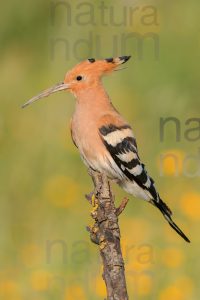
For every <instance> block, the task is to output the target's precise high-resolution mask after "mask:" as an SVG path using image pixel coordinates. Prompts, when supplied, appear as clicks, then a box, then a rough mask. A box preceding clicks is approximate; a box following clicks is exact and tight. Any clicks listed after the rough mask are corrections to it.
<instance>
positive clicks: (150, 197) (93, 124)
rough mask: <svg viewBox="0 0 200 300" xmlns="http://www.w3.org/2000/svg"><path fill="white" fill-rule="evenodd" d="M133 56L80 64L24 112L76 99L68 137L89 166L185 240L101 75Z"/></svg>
mask: <svg viewBox="0 0 200 300" xmlns="http://www.w3.org/2000/svg"><path fill="white" fill-rule="evenodd" d="M130 57H131V56H127V55H125V56H118V57H115V58H106V59H97V60H96V59H94V58H89V59H87V60H84V61H82V62H79V63H78V64H77V65H75V67H73V68H72V69H71V70H70V71H68V72H67V73H66V75H65V77H64V80H63V81H62V82H60V83H58V84H56V85H55V86H53V87H51V88H49V89H47V90H44V91H43V92H41V93H40V94H39V95H37V96H35V97H33V98H31V99H30V100H29V101H27V102H26V103H25V104H24V105H22V108H24V107H26V106H28V105H29V104H31V103H33V102H35V101H37V100H39V99H41V98H44V97H47V96H49V95H51V94H52V93H56V92H58V91H69V92H71V93H72V94H73V95H74V96H75V99H76V101H75V110H74V114H73V116H72V119H71V123H70V124H71V125H70V128H71V136H72V140H73V142H74V144H75V146H76V147H77V148H78V150H79V152H80V156H81V158H82V160H83V162H84V163H85V164H86V166H87V167H88V168H91V169H93V170H95V171H98V172H100V173H104V174H105V175H106V176H107V177H108V178H109V179H113V180H114V181H115V182H117V184H118V185H119V186H120V187H121V188H122V189H124V190H125V191H126V192H127V193H128V194H131V195H133V196H134V197H137V198H141V199H143V200H146V201H147V202H149V203H151V204H152V205H153V206H155V207H156V208H158V209H159V211H160V212H161V213H162V214H163V216H164V218H165V219H166V220H167V222H168V223H169V225H170V226H171V227H172V228H173V229H174V230H175V231H176V232H177V233H178V234H179V235H180V236H181V237H182V238H183V239H184V240H185V241H186V242H188V243H189V242H190V240H189V239H188V238H187V236H186V235H185V234H184V233H183V231H182V230H181V229H180V228H179V227H178V226H177V225H176V224H175V223H174V221H173V220H172V211H171V210H170V208H169V207H168V206H167V205H166V204H165V202H163V200H162V199H161V197H160V195H159V193H158V191H157V189H156V186H155V183H154V180H153V179H152V178H151V177H150V176H149V175H148V173H147V170H146V167H145V165H144V164H143V163H142V161H141V159H140V157H139V154H138V146H137V142H136V138H135V135H134V133H133V130H132V128H131V126H130V125H129V124H128V122H127V121H126V120H125V119H124V117H122V116H121V114H120V113H119V112H118V111H117V110H116V108H115V107H114V105H113V104H112V102H111V99H110V98H109V96H108V94H107V92H106V90H105V88H104V86H103V83H102V77H103V76H104V75H108V74H111V73H113V71H117V70H120V68H121V67H122V66H121V65H122V64H124V63H126V62H127V61H128V60H129V59H130Z"/></svg>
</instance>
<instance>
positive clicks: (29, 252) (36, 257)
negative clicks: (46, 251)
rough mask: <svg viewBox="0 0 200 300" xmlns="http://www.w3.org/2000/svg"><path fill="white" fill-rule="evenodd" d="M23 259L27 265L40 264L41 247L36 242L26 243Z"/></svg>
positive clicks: (23, 249)
mask: <svg viewBox="0 0 200 300" xmlns="http://www.w3.org/2000/svg"><path fill="white" fill-rule="evenodd" d="M21 259H22V261H23V263H24V264H25V265H26V266H27V267H32V266H35V265H36V264H39V263H40V262H41V260H42V254H41V251H40V248H39V247H38V246H37V245H34V244H28V245H25V246H24V247H23V248H22V254H21Z"/></svg>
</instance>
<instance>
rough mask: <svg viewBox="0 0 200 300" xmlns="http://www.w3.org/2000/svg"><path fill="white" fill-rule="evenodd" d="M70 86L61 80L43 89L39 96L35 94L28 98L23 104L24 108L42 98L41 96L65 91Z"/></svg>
mask: <svg viewBox="0 0 200 300" xmlns="http://www.w3.org/2000/svg"><path fill="white" fill-rule="evenodd" d="M68 88H69V85H68V84H66V83H64V82H60V83H58V84H56V85H55V86H53V87H51V88H49V89H47V90H45V91H43V92H42V93H40V94H39V95H37V96H34V97H33V98H31V99H30V100H28V101H27V102H26V103H24V104H23V105H22V108H24V107H26V106H28V105H29V104H31V103H33V102H35V101H37V100H39V99H41V98H44V97H48V96H49V95H51V94H53V93H56V92H59V91H63V90H66V89H68Z"/></svg>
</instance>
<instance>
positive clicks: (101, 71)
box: [22, 56, 130, 108]
mask: <svg viewBox="0 0 200 300" xmlns="http://www.w3.org/2000/svg"><path fill="white" fill-rule="evenodd" d="M129 58H130V56H119V57H116V58H106V59H101V60H95V59H94V58H90V59H88V60H86V61H83V62H81V63H79V64H77V65H76V66H75V67H74V68H73V69H72V70H70V71H69V72H67V73H66V75H65V78H64V81H63V82H61V83H58V84H56V85H55V86H53V87H51V88H49V89H47V90H45V91H43V92H42V93H40V94H39V95H37V96H35V97H33V98H31V99H30V100H29V101H27V102H26V103H25V104H24V105H23V106H22V107H23V108H24V107H26V106H27V105H29V104H31V103H33V102H35V101H37V100H39V99H41V98H44V97H48V96H49V95H51V94H53V93H56V92H59V91H63V90H69V91H70V92H72V93H73V94H75V95H76V94H77V93H78V92H79V91H81V90H86V89H88V88H92V87H94V86H96V85H98V83H99V81H100V80H101V77H102V76H104V75H107V74H110V73H112V72H113V71H115V70H117V69H118V67H119V66H120V65H121V64H124V63H125V62H127V61H128V60H129Z"/></svg>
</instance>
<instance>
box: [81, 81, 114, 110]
mask: <svg viewBox="0 0 200 300" xmlns="http://www.w3.org/2000/svg"><path fill="white" fill-rule="evenodd" d="M75 97H76V100H77V101H76V103H77V105H76V106H77V107H79V106H81V107H82V108H83V107H85V108H86V109H89V110H91V111H95V110H99V109H100V110H101V111H102V110H108V109H110V108H111V107H112V104H111V101H110V99H109V96H108V94H107V92H106V91H105V89H104V87H103V85H102V84H101V83H98V84H96V85H93V86H91V87H88V88H87V89H83V90H80V91H78V92H77V93H76V95H75Z"/></svg>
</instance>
